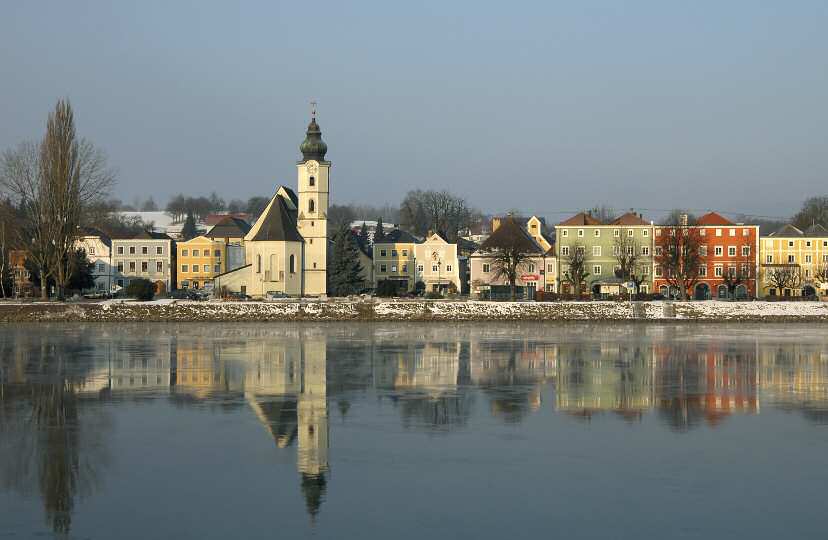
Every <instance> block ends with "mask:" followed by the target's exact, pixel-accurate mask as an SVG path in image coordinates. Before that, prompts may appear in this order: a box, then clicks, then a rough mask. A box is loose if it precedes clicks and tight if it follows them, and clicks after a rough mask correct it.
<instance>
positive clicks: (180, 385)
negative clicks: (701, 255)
mask: <svg viewBox="0 0 828 540" xmlns="http://www.w3.org/2000/svg"><path fill="white" fill-rule="evenodd" d="M826 457H828V333H826V331H825V326H824V325H808V324H781V325H772V324H759V325H753V324H736V323H728V324H710V325H708V324H687V325H681V324H666V325H659V324H636V323H630V324H626V323H612V324H610V323H601V324H584V323H571V324H548V323H547V324H544V323H513V324H497V323H477V324H474V323H464V324H443V323H440V324H437V323H430V324H429V323H424V324H414V323H402V324H381V323H376V324H370V323H328V324H309V323H296V324H217V323H211V324H195V323H193V324H178V325H174V324H87V325H84V324H56V325H49V324H37V325H23V324H21V325H5V326H0V538H5V537H12V538H29V537H33V536H47V537H48V536H56V537H64V536H69V537H71V538H92V539H98V538H100V539H109V538H123V539H132V538H135V539H147V538H178V539H181V538H199V539H212V538H216V539H218V538H246V539H259V538H310V537H313V538H338V539H341V538H364V539H380V538H382V539H386V538H395V539H408V538H411V539H421V538H482V539H488V538H492V539H495V538H497V539H510V538H541V537H543V538H546V537H563V538H631V539H632V538H635V539H641V538H658V537H660V538H705V539H710V538H727V537H731V538H751V539H758V538H824V536H825V523H826V519H825V498H824V494H825V489H826V486H828V466H826Z"/></svg>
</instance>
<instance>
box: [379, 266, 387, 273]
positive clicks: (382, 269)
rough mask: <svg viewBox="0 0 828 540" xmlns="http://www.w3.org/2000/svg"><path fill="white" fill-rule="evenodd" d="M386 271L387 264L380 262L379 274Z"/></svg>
mask: <svg viewBox="0 0 828 540" xmlns="http://www.w3.org/2000/svg"><path fill="white" fill-rule="evenodd" d="M387 271H388V266H386V265H384V264H381V265H380V274H384V273H385V272H387Z"/></svg>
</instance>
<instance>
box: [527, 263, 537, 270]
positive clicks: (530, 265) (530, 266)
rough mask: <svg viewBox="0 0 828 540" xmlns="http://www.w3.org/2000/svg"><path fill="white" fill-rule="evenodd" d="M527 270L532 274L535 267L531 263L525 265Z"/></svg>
mask: <svg viewBox="0 0 828 540" xmlns="http://www.w3.org/2000/svg"><path fill="white" fill-rule="evenodd" d="M527 268H528V269H529V270H528V271H529V272H534V271H535V265H534V264H533V263H529V264H528V265H527Z"/></svg>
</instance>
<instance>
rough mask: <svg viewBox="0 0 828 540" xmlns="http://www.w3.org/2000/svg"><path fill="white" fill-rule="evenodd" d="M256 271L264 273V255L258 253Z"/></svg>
mask: <svg viewBox="0 0 828 540" xmlns="http://www.w3.org/2000/svg"><path fill="white" fill-rule="evenodd" d="M256 273H257V274H261V273H262V256H261V255H256Z"/></svg>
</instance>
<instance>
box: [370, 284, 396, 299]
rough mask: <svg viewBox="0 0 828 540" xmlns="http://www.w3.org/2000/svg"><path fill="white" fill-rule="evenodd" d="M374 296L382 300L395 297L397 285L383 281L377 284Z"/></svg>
mask: <svg viewBox="0 0 828 540" xmlns="http://www.w3.org/2000/svg"><path fill="white" fill-rule="evenodd" d="M375 294H376V295H377V296H380V297H383V298H388V297H391V296H397V283H396V282H395V281H392V280H390V279H383V280H382V281H380V282H378V283H377V290H376V292H375Z"/></svg>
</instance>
